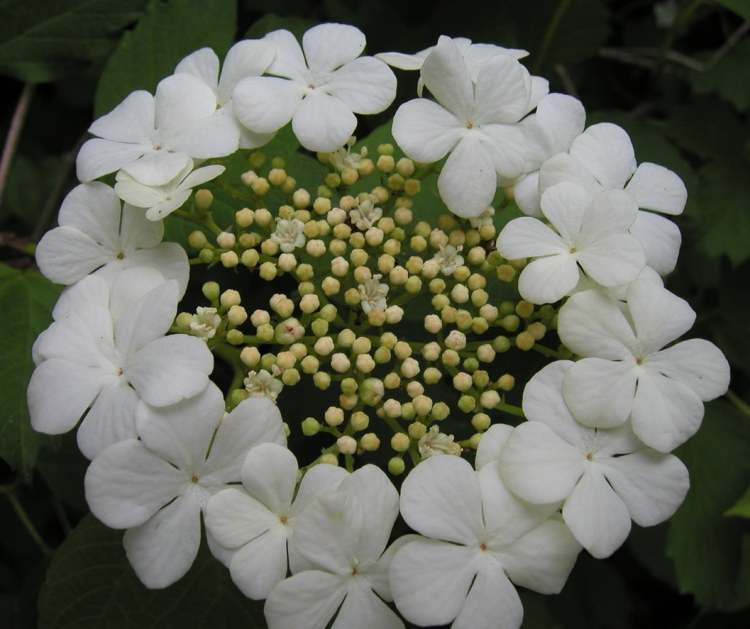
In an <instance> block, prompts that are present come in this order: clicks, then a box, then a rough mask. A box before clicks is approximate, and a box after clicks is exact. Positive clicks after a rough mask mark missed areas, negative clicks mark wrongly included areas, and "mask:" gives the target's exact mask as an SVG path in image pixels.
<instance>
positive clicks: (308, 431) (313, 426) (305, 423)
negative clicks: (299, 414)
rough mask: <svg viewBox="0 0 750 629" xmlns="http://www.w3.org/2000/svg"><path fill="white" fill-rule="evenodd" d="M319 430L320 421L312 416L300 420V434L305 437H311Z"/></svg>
mask: <svg viewBox="0 0 750 629" xmlns="http://www.w3.org/2000/svg"><path fill="white" fill-rule="evenodd" d="M319 432H320V422H319V421H318V420H317V419H315V418H314V417H307V418H305V419H304V420H302V434H303V435H305V437H313V436H315V435H317V434H318V433H319Z"/></svg>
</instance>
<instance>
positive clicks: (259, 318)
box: [250, 310, 271, 328]
mask: <svg viewBox="0 0 750 629" xmlns="http://www.w3.org/2000/svg"><path fill="white" fill-rule="evenodd" d="M270 322H271V315H270V314H269V312H268V311H267V310H254V311H253V314H251V315H250V323H252V324H253V325H254V326H255V327H256V328H258V327H260V326H261V325H263V324H265V323H270Z"/></svg>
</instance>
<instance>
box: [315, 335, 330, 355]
mask: <svg viewBox="0 0 750 629" xmlns="http://www.w3.org/2000/svg"><path fill="white" fill-rule="evenodd" d="M313 349H314V350H315V353H316V354H317V355H318V356H328V354H330V353H331V352H332V351H333V350H334V344H333V339H332V338H331V337H330V336H322V337H320V338H319V339H318V340H317V341H315V345H313Z"/></svg>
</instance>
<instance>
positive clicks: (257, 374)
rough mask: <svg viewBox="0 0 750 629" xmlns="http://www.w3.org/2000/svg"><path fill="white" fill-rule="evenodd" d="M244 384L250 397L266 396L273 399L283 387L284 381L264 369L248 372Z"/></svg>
mask: <svg viewBox="0 0 750 629" xmlns="http://www.w3.org/2000/svg"><path fill="white" fill-rule="evenodd" d="M244 384H245V389H246V390H247V392H248V393H249V394H250V397H267V398H269V399H271V400H274V401H275V400H276V398H278V397H279V393H281V390H282V389H283V388H284V383H282V382H281V380H279V379H278V378H274V377H273V376H272V375H271V373H269V372H268V371H266V370H265V369H261V370H260V371H251V372H250V373H248V374H247V377H246V378H245V382H244Z"/></svg>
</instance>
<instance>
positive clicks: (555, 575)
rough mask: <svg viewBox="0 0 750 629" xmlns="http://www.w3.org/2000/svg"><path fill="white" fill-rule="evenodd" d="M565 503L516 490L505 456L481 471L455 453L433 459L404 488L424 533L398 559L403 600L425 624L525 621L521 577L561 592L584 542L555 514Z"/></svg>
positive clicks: (412, 517) (404, 503)
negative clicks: (502, 467)
mask: <svg viewBox="0 0 750 629" xmlns="http://www.w3.org/2000/svg"><path fill="white" fill-rule="evenodd" d="M556 508H557V505H548V506H542V507H539V506H532V505H529V504H526V503H524V502H522V501H521V500H519V499H517V498H515V497H514V496H513V495H511V494H510V492H508V491H507V490H506V489H505V487H504V486H503V484H502V482H501V480H500V476H499V474H498V470H497V464H496V463H495V464H488V465H485V466H484V467H482V469H481V470H479V471H478V472H476V471H474V470H473V469H472V467H471V465H470V464H469V463H467V462H466V461H465V460H464V459H462V458H459V457H455V456H437V457H432V458H429V459H427V460H426V461H423V462H422V463H420V464H419V465H417V467H415V468H414V469H413V470H412V471H411V472H410V474H409V476H407V477H406V480H405V481H404V483H403V485H402V487H401V515H402V516H403V517H404V519H405V520H406V523H407V524H408V525H409V526H410V527H411V528H412V529H414V530H415V531H417V532H418V533H421V534H422V535H423V536H424V537H417V538H416V539H412V540H410V541H408V542H406V543H405V544H404V545H403V546H402V547H401V548H400V549H399V550H398V551H397V552H396V554H395V556H394V558H393V561H392V563H391V570H390V577H391V590H392V592H393V598H394V600H395V602H396V607H398V609H399V611H400V612H401V613H402V614H403V616H404V618H406V619H407V620H409V621H411V622H413V623H415V624H417V625H420V626H432V625H444V624H447V623H449V622H451V621H453V628H454V629H484V628H486V629H494V628H496V627H503V628H504V629H518V627H520V626H521V620H522V618H523V606H522V605H521V599H520V598H519V596H518V592H516V588H515V587H514V586H513V584H514V583H515V584H516V585H520V586H523V587H527V588H529V589H531V590H535V591H537V592H542V593H544V594H553V593H556V592H559V591H560V590H561V589H562V587H563V585H564V584H565V581H566V580H567V578H568V575H569V574H570V571H571V570H572V568H573V564H574V563H575V560H576V557H577V556H578V553H579V551H580V546H579V545H578V543H577V542H576V541H575V539H574V538H573V536H572V535H571V534H570V531H568V529H567V527H566V526H565V525H564V524H563V523H562V521H560V519H559V518H558V517H556V516H553V517H550V516H552V514H553V513H554V511H555V510H556Z"/></svg>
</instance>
